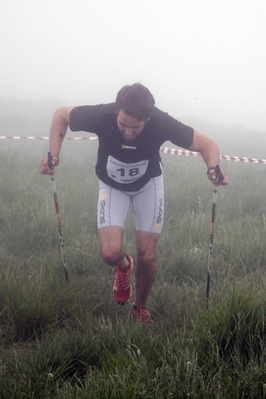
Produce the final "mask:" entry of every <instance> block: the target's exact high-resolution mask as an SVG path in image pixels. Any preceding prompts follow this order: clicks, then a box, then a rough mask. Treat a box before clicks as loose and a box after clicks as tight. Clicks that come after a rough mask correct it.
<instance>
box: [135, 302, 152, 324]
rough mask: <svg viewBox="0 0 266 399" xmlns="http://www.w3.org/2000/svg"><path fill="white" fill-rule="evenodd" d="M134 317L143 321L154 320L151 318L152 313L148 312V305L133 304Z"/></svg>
mask: <svg viewBox="0 0 266 399" xmlns="http://www.w3.org/2000/svg"><path fill="white" fill-rule="evenodd" d="M132 314H133V317H134V318H135V319H136V320H139V321H140V322H141V323H149V322H152V320H151V319H150V313H149V312H148V310H147V308H146V306H141V307H140V308H138V307H137V306H136V305H134V306H133V309H132Z"/></svg>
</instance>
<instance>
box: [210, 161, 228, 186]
mask: <svg viewBox="0 0 266 399" xmlns="http://www.w3.org/2000/svg"><path fill="white" fill-rule="evenodd" d="M207 176H208V179H209V180H211V182H212V184H213V185H214V186H226V185H227V184H228V176H227V174H226V172H225V171H224V170H223V169H221V168H220V166H219V165H216V166H211V167H210V168H208V171H207Z"/></svg>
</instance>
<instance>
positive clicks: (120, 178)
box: [106, 155, 149, 184]
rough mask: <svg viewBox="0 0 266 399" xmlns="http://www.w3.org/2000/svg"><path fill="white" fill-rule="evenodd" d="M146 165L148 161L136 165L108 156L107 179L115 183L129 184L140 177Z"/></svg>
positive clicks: (144, 171)
mask: <svg viewBox="0 0 266 399" xmlns="http://www.w3.org/2000/svg"><path fill="white" fill-rule="evenodd" d="M148 165H149V161H148V159H145V160H144V161H140V162H136V163H124V162H121V161H118V160H117V159H115V158H114V157H112V156H111V155H109V157H108V160H107V165H106V170H107V175H108V177H110V178H111V179H113V180H114V181H116V182H117V183H122V184H129V183H133V182H134V181H136V180H138V179H139V178H140V177H142V176H143V175H144V174H145V173H146V170H147V168H148Z"/></svg>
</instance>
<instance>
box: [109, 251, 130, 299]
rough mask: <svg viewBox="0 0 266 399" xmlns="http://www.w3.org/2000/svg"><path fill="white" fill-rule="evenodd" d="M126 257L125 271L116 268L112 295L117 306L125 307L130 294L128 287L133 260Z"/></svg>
mask: <svg viewBox="0 0 266 399" xmlns="http://www.w3.org/2000/svg"><path fill="white" fill-rule="evenodd" d="M125 255H126V258H127V260H128V261H129V265H128V266H127V267H126V268H125V269H123V270H122V269H119V267H118V266H116V277H115V282H114V286H113V293H114V297H115V299H116V302H117V303H118V305H125V304H126V303H128V301H129V298H130V297H131V294H132V287H131V285H130V275H131V271H132V269H133V259H132V258H131V256H129V255H127V254H125Z"/></svg>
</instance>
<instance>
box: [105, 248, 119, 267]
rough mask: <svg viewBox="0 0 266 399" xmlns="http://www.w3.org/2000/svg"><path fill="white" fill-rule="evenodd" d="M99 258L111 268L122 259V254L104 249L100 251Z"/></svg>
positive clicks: (111, 249) (110, 249)
mask: <svg viewBox="0 0 266 399" xmlns="http://www.w3.org/2000/svg"><path fill="white" fill-rule="evenodd" d="M101 256H102V258H103V260H104V261H105V263H107V264H108V265H111V266H115V265H116V264H117V263H118V262H119V261H120V260H121V259H123V257H124V254H121V251H120V250H115V249H113V248H105V249H101Z"/></svg>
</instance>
